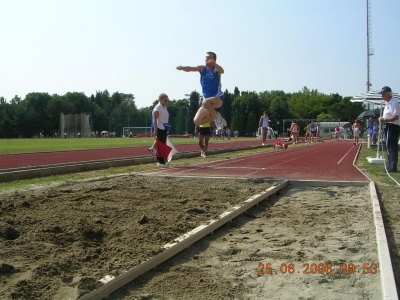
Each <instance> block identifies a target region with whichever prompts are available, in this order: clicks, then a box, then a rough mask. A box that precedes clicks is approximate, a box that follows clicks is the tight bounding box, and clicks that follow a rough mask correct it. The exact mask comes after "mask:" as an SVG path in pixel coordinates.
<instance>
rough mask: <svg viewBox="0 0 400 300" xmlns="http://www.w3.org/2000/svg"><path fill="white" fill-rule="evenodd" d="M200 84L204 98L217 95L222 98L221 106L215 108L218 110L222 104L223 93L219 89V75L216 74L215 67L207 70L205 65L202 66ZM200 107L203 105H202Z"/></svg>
mask: <svg viewBox="0 0 400 300" xmlns="http://www.w3.org/2000/svg"><path fill="white" fill-rule="evenodd" d="M200 84H201V88H202V89H203V97H204V99H207V98H210V97H217V98H220V99H221V100H222V105H221V107H218V108H216V109H215V110H216V111H220V110H221V109H222V107H223V106H224V93H223V92H222V91H221V75H219V74H217V71H216V69H215V67H213V68H212V69H211V71H210V72H208V70H207V66H204V69H203V71H202V72H201V74H200ZM202 107H204V106H203V105H202Z"/></svg>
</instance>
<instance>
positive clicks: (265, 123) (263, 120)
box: [260, 111, 269, 146]
mask: <svg viewBox="0 0 400 300" xmlns="http://www.w3.org/2000/svg"><path fill="white" fill-rule="evenodd" d="M260 127H261V131H262V145H263V146H265V145H266V144H267V133H268V127H269V118H268V113H267V112H266V111H264V114H263V115H262V116H261V118H260Z"/></svg>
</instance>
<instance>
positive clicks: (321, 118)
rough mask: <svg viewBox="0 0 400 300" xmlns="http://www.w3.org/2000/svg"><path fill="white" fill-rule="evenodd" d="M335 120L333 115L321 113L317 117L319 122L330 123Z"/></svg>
mask: <svg viewBox="0 0 400 300" xmlns="http://www.w3.org/2000/svg"><path fill="white" fill-rule="evenodd" d="M334 120H335V118H334V117H333V116H332V115H330V114H326V113H320V114H319V115H318V116H317V121H318V122H328V121H334Z"/></svg>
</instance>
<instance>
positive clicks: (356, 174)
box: [146, 141, 369, 181]
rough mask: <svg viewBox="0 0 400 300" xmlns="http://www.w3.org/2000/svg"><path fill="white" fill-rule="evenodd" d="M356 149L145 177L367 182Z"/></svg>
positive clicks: (287, 153)
mask: <svg viewBox="0 0 400 300" xmlns="http://www.w3.org/2000/svg"><path fill="white" fill-rule="evenodd" d="M358 149H359V147H358V146H354V145H353V143H348V142H345V141H338V142H336V141H333V142H325V143H313V144H310V145H308V146H306V145H304V144H302V146H301V147H297V148H292V149H291V148H290V146H289V149H286V150H283V149H277V150H275V151H274V152H268V153H265V154H258V155H254V156H250V157H246V158H237V159H229V160H225V161H218V162H210V163H202V164H198V165H194V166H186V167H177V168H169V169H158V170H154V171H150V172H146V173H147V174H154V175H155V174H157V175H168V176H171V175H172V176H190V177H193V176H196V177H231V178H265V179H288V180H319V181H321V180H323V181H369V180H368V178H366V177H365V176H364V175H363V173H361V172H360V171H359V170H358V169H357V168H356V167H355V166H354V165H353V161H354V159H355V157H356V155H357V152H358Z"/></svg>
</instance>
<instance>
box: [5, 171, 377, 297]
mask: <svg viewBox="0 0 400 300" xmlns="http://www.w3.org/2000/svg"><path fill="white" fill-rule="evenodd" d="M271 185H273V183H265V182H263V181H246V182H245V181H240V180H210V179H194V178H192V179H172V178H151V177H142V176H135V175H132V176H123V177H117V178H112V179H107V180H102V181H95V182H85V183H66V184H64V185H61V186H59V187H56V188H54V187H52V188H45V189H38V190H35V191H27V192H18V193H11V194H4V195H0V209H1V210H0V223H1V224H0V225H1V226H0V228H3V229H1V230H0V258H1V261H0V262H1V263H2V264H3V265H2V268H1V273H0V275H1V278H0V279H1V284H0V298H2V299H76V298H77V297H78V295H83V294H85V293H87V292H89V291H90V290H92V289H94V288H96V287H97V286H99V285H100V284H101V283H100V282H99V281H98V280H99V279H100V278H102V277H104V276H105V275H107V274H110V275H119V274H121V273H122V272H124V271H126V270H127V269H129V268H131V267H133V266H134V265H137V264H138V263H139V262H141V261H143V260H145V259H147V258H149V257H151V256H153V255H155V254H157V253H159V251H160V248H161V246H162V245H164V244H166V243H168V242H169V241H171V240H173V239H174V238H175V237H177V236H180V235H182V234H183V233H185V232H187V231H189V230H191V229H193V228H194V227H196V226H198V225H200V224H202V223H204V222H206V221H207V220H210V219H213V218H216V217H217V216H218V215H219V214H220V213H222V212H223V211H224V210H225V209H226V208H228V207H231V206H234V205H236V204H238V203H240V202H242V201H243V200H245V199H247V198H249V197H250V196H252V195H254V194H257V193H260V192H261V191H264V190H266V189H267V188H268V187H270V186H271ZM157 186H162V188H161V189H159V190H158V191H157V189H156V187H157ZM366 190H367V189H366V188H365V187H337V186H336V187H335V186H334V187H329V188H320V187H303V188H298V187H291V188H287V189H285V191H284V193H282V194H281V195H279V196H274V197H270V199H269V200H268V201H263V202H262V203H261V204H260V205H259V206H258V207H256V208H254V209H252V210H251V211H248V212H247V214H245V215H243V216H241V217H239V218H237V219H235V220H234V221H233V222H232V223H230V224H228V225H225V226H224V227H222V228H221V229H220V230H218V231H217V232H215V233H214V235H213V236H208V237H206V238H205V239H203V240H201V241H199V242H197V243H196V244H195V245H193V246H192V247H190V248H189V249H187V250H185V251H183V252H182V253H181V254H180V255H179V256H177V257H175V258H173V259H171V260H169V261H167V262H166V263H164V264H162V265H160V266H158V267H157V268H156V269H154V270H153V271H150V272H149V273H147V274H145V275H143V276H141V277H139V278H138V279H136V280H135V281H133V282H132V283H131V284H129V285H127V286H126V287H124V288H122V289H120V290H119V291H117V292H116V293H114V294H113V295H111V299H189V298H196V299H345V298H347V299H377V298H379V297H380V283H379V276H380V274H379V266H378V271H377V272H376V274H363V273H364V270H363V264H364V263H365V264H368V268H369V270H372V267H373V266H372V264H374V263H375V264H377V265H378V262H377V260H378V259H377V254H376V247H375V244H376V242H375V231H374V225H373V222H372V221H371V220H372V219H371V214H372V212H371V208H370V207H371V205H370V200H369V194H368V193H367V192H366ZM290 263H292V264H293V266H294V271H293V268H292V267H290V268H289V267H288V266H289V264H290ZM305 263H308V264H309V267H310V269H309V273H308V274H304V273H303V272H304V271H306V270H305V269H306V267H305V266H304V264H305ZM350 263H353V264H354V265H355V267H356V269H355V273H354V274H341V272H340V270H339V266H340V264H346V266H349V265H350ZM260 264H261V265H260ZM267 264H270V266H271V268H272V274H259V273H262V272H264V273H266V271H267V270H269V269H268V266H267ZM284 264H285V265H286V266H287V270H286V274H282V271H284V270H282V271H281V270H280V269H279V268H280V266H283V265H284ZM312 264H316V266H318V265H320V264H323V265H324V266H327V265H328V264H331V265H332V272H330V274H326V273H327V272H329V268H328V271H325V272H324V274H318V272H317V271H316V272H315V274H313V271H314V269H312V268H313V266H312ZM289 269H290V270H291V271H293V274H289ZM325 270H326V268H325ZM291 271H290V272H291ZM342 271H343V270H342ZM359 271H360V273H358V272H359ZM347 273H348V272H347Z"/></svg>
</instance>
